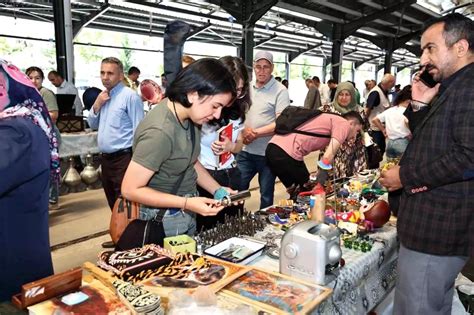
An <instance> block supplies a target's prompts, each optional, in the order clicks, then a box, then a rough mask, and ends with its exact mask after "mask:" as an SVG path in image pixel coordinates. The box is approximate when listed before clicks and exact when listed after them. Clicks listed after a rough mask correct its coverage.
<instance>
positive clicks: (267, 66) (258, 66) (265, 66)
mask: <svg viewBox="0 0 474 315" xmlns="http://www.w3.org/2000/svg"><path fill="white" fill-rule="evenodd" d="M254 68H255V70H256V71H262V70H265V71H268V70H270V69H271V68H272V67H271V66H269V65H264V66H261V65H256V66H254Z"/></svg>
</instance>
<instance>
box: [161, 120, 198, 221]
mask: <svg viewBox="0 0 474 315" xmlns="http://www.w3.org/2000/svg"><path fill="white" fill-rule="evenodd" d="M189 128H191V158H190V159H189V164H188V167H186V169H185V170H184V172H182V173H181V175H179V178H178V180H177V181H176V183H175V184H174V186H173V189H171V192H170V193H171V194H172V195H176V194H177V193H178V190H179V187H180V186H181V183H182V182H183V179H184V175H186V172H187V171H188V169H189V168H190V167H191V166H192V165H194V164H193V163H192V162H193V153H194V147H195V144H196V133H195V130H194V123H193V122H192V121H191V120H190V121H189ZM166 210H168V209H160V210H159V211H158V213H157V214H156V216H155V218H154V219H153V220H155V221H158V222H161V221H163V217H164V216H165V213H166Z"/></svg>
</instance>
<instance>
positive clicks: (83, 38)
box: [76, 30, 104, 64]
mask: <svg viewBox="0 0 474 315" xmlns="http://www.w3.org/2000/svg"><path fill="white" fill-rule="evenodd" d="M102 37H103V33H102V31H100V30H96V31H95V32H81V33H79V36H78V37H77V39H76V41H77V42H85V43H101V42H102ZM76 49H77V52H78V53H79V55H80V56H81V57H82V59H83V62H84V63H85V64H91V63H94V62H97V61H100V60H102V58H103V57H104V56H103V53H101V52H100V48H98V47H94V46H83V45H76Z"/></svg>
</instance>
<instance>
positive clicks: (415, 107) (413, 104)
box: [410, 100, 429, 112]
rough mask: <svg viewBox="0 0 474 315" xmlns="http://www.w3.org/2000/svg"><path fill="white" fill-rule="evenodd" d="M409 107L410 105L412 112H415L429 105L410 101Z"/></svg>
mask: <svg viewBox="0 0 474 315" xmlns="http://www.w3.org/2000/svg"><path fill="white" fill-rule="evenodd" d="M410 105H411V108H412V109H413V111H414V112H417V111H419V110H421V109H422V108H424V107H426V106H428V105H429V104H427V103H423V102H420V101H414V100H412V101H410Z"/></svg>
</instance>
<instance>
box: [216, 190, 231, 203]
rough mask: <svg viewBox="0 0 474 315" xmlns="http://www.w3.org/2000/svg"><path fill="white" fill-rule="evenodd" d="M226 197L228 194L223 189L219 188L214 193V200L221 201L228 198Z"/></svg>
mask: <svg viewBox="0 0 474 315" xmlns="http://www.w3.org/2000/svg"><path fill="white" fill-rule="evenodd" d="M228 195H229V192H228V191H227V190H226V189H225V188H224V187H219V188H218V189H216V191H215V192H214V199H215V200H221V199H222V198H224V197H225V196H228Z"/></svg>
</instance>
